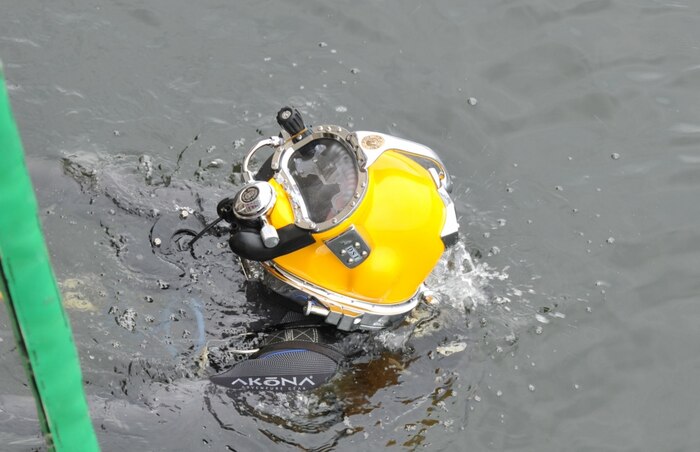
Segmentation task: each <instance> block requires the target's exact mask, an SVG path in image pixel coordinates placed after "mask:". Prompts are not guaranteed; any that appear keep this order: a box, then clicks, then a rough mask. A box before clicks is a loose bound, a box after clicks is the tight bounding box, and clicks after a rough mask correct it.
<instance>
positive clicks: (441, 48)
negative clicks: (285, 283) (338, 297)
mask: <svg viewBox="0 0 700 452" xmlns="http://www.w3.org/2000/svg"><path fill="white" fill-rule="evenodd" d="M1 11H2V13H1V15H0V57H1V58H2V60H3V62H4V64H5V69H6V75H7V78H8V82H9V83H10V89H11V91H10V95H11V99H12V101H13V106H14V110H15V115H16V119H17V121H18V123H19V125H20V128H21V133H22V137H23V140H24V144H25V148H26V150H27V154H28V157H27V158H28V164H29V167H30V170H31V173H32V177H33V180H34V183H35V186H36V189H37V196H38V198H39V203H40V205H41V208H42V221H43V224H44V229H45V231H46V235H47V240H48V244H49V248H50V251H51V256H52V259H53V263H54V265H55V270H56V273H57V276H58V278H59V280H60V281H61V284H62V289H63V292H64V297H65V299H66V303H67V305H68V309H69V313H70V316H71V321H72V324H73V330H74V334H75V336H76V339H77V342H78V346H79V351H80V356H81V360H82V363H83V369H84V370H83V373H84V377H85V380H86V390H87V393H88V399H89V402H90V406H91V410H92V414H93V419H94V421H95V426H96V429H97V432H98V436H99V439H100V441H101V444H102V447H103V450H105V451H116V450H149V451H161V450H162V451H166V450H168V451H169V450H183V451H185V450H187V451H189V450H236V451H257V450H298V449H310V450H356V449H358V448H360V449H362V450H373V449H376V448H380V447H385V446H390V448H394V449H397V450H402V449H423V448H424V447H425V448H427V449H429V450H539V451H561V450H575V451H588V450H595V451H627V450H629V451H637V450H645V451H659V450H664V451H692V450H698V449H700V415H698V410H697V406H698V405H699V404H700V396H699V395H698V394H700V393H699V392H698V391H697V389H696V382H697V381H698V379H700V358H699V357H700V354H699V353H698V352H697V350H696V349H697V344H698V343H699V342H700V330H699V329H698V328H697V327H696V322H697V321H698V320H700V299H699V297H698V293H699V292H700V278H698V268H700V211H699V210H698V207H697V205H698V203H697V198H698V196H700V173H699V171H700V6H699V5H698V4H697V3H696V2H690V1H688V0H683V1H678V2H662V1H655V0H638V1H634V2H631V1H627V2H623V1H606V0H590V1H569V0H564V1H557V2H555V1H546V0H523V1H495V2H493V1H492V2H476V1H469V2H459V1H454V0H453V1H444V2H433V3H431V2H421V1H415V0H410V1H396V0H394V1H384V2H349V1H346V2H334V3H330V2H322V1H301V2H295V3H290V2H281V1H258V2H253V1H248V2H243V1H241V2H229V1H223V0H219V1H214V0H208V1H200V2H186V1H182V0H169V1H165V0H158V1H151V2H147V3H146V2H139V1H134V0H129V1H127V0H121V1H112V2H98V1H90V0H71V1H69V0H62V1H53V2H39V1H23V2H12V1H9V0H5V1H4V2H3V4H2V7H1ZM472 97H473V98H474V99H475V100H476V103H475V102H474V101H471V102H470V101H469V98H472ZM284 104H293V105H296V106H297V107H299V108H300V109H301V110H302V111H303V113H304V114H305V117H306V118H308V120H309V122H311V123H316V122H320V121H322V122H330V123H338V124H341V125H345V126H348V127H349V128H351V129H368V130H377V131H383V132H388V133H392V134H396V135H399V136H403V137H406V138H409V139H412V140H415V141H418V142H422V143H425V144H427V145H429V146H431V147H433V148H434V149H436V150H437V151H438V152H439V153H440V154H441V155H442V156H443V157H444V158H445V161H446V163H447V164H448V167H449V168H450V169H451V170H452V172H453V174H454V176H455V193H456V203H457V207H458V214H459V215H460V216H461V218H460V224H461V228H462V234H463V235H462V238H463V240H462V245H463V247H462V248H458V249H456V250H454V251H453V252H452V253H451V254H450V255H449V256H448V258H447V259H446V261H445V263H444V268H442V269H441V270H440V271H438V273H437V274H436V275H435V276H434V278H433V284H434V285H435V286H436V287H441V293H442V302H441V305H440V309H439V311H438V312H436V313H428V312H421V313H420V315H421V316H422V318H424V319H425V318H428V317H429V316H431V315H434V316H435V317H434V318H433V319H432V320H431V321H429V322H419V324H418V327H415V325H414V326H410V325H404V326H402V327H401V328H399V329H398V330H396V331H392V332H388V333H385V334H382V335H380V336H378V337H373V338H359V339H353V340H358V341H360V342H361V343H362V346H363V347H365V349H366V350H367V353H366V355H365V356H364V357H360V358H358V359H356V360H355V361H354V363H353V367H352V369H350V370H348V371H347V372H346V373H345V374H344V375H343V376H342V377H341V378H339V379H338V381H336V382H335V384H334V385H333V386H332V387H330V388H328V390H327V391H322V392H320V393H317V394H302V395H297V396H282V395H277V396H252V395H250V396H246V397H243V398H232V397H230V396H229V395H227V394H226V393H225V392H224V391H222V390H220V389H218V388H214V387H213V386H211V385H210V384H208V382H207V380H206V376H207V375H210V374H212V373H214V372H215V371H216V370H217V369H219V368H221V367H222V366H223V367H225V366H226V363H227V362H229V363H230V361H227V359H229V358H230V357H229V356H228V355H227V354H226V353H224V352H225V350H226V347H227V346H228V345H236V344H238V343H240V342H242V341H243V339H241V338H242V337H243V336H241V334H242V333H245V332H246V331H248V329H249V327H250V325H251V324H254V323H255V322H257V323H264V321H265V319H266V318H267V316H268V315H269V308H268V307H266V305H265V304H264V303H263V302H262V301H261V298H263V296H262V295H261V292H260V291H259V290H258V289H257V288H255V287H249V286H246V285H245V284H244V283H243V277H242V276H241V274H240V271H239V269H238V266H237V264H236V263H235V262H234V261H233V260H232V258H231V254H230V253H229V251H228V250H227V248H226V247H224V246H220V243H223V242H224V238H223V237H209V238H207V239H204V240H203V241H202V245H201V246H202V250H204V252H205V253H207V254H206V255H205V256H203V257H202V258H200V259H196V260H195V259H192V258H191V257H188V256H172V258H171V259H170V260H169V262H170V263H169V262H168V260H162V259H159V258H157V257H156V256H155V255H154V254H153V253H152V252H151V247H150V244H149V233H150V229H151V226H152V225H153V224H154V222H155V218H156V217H157V216H158V215H160V216H172V217H173V218H176V216H177V211H178V208H182V207H188V208H191V209H193V211H197V212H202V213H203V214H204V216H205V217H206V218H207V219H210V218H211V217H212V216H213V215H214V207H215V205H216V202H217V201H218V200H219V199H220V198H221V197H222V196H225V195H230V194H232V193H233V192H234V191H235V189H236V188H235V187H236V185H237V184H239V183H240V177H239V175H238V174H237V173H236V172H235V170H234V169H235V167H236V165H237V164H239V163H240V161H241V159H242V157H243V155H244V153H245V152H246V151H247V149H248V147H249V146H250V145H251V144H253V143H254V142H255V141H256V140H257V139H258V137H259V135H261V134H262V135H270V134H274V133H276V124H275V123H274V114H275V113H276V111H277V110H278V108H279V107H280V106H282V105H284ZM472 104H474V105H472ZM183 150H184V152H183ZM216 159H221V160H223V162H224V164H223V165H222V166H221V167H219V168H217V167H208V166H209V162H212V161H214V160H216ZM134 314H135V316H134ZM2 315H3V317H2V320H0V327H1V328H0V330H1V331H0V442H1V443H2V444H3V446H2V449H3V450H32V449H34V448H37V447H40V445H41V440H40V439H39V437H38V432H37V431H36V425H35V424H34V421H33V419H34V417H35V415H34V414H33V410H34V407H33V405H32V401H31V399H30V396H29V394H28V391H27V390H26V388H25V387H24V386H23V384H22V381H23V378H24V376H23V374H22V369H21V367H20V366H19V364H18V360H17V359H16V351H15V350H14V348H13V342H12V337H11V334H10V332H9V331H8V324H7V321H6V319H5V317H4V316H5V314H4V313H3V314H2ZM446 350H447V351H448V352H449V351H454V350H457V352H456V353H453V354H450V355H449V356H445V353H444V352H445V351H446ZM460 350H461V351H460ZM205 351H208V352H210V353H209V357H210V359H209V361H208V362H207V361H206V360H204V359H202V357H203V356H205V355H206V354H204V352H205ZM440 352H443V353H440Z"/></svg>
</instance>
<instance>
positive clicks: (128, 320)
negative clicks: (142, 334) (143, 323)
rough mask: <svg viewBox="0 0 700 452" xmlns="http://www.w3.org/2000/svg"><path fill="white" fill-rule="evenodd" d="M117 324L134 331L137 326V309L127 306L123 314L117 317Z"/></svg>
mask: <svg viewBox="0 0 700 452" xmlns="http://www.w3.org/2000/svg"><path fill="white" fill-rule="evenodd" d="M115 320H116V321H117V325H119V326H120V327H122V328H124V329H125V330H128V331H134V329H135V328H136V311H134V310H133V309H131V308H127V309H126V311H124V312H123V313H122V314H121V315H118V316H117V317H116V319H115Z"/></svg>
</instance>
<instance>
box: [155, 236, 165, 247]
mask: <svg viewBox="0 0 700 452" xmlns="http://www.w3.org/2000/svg"><path fill="white" fill-rule="evenodd" d="M161 243H163V242H162V240H161V239H160V238H159V237H156V238H154V239H153V245H155V246H160V244H161Z"/></svg>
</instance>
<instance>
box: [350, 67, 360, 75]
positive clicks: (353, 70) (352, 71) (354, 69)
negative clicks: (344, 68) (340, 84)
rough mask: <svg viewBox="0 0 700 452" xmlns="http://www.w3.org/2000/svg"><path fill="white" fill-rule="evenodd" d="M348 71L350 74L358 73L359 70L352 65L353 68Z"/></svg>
mask: <svg viewBox="0 0 700 452" xmlns="http://www.w3.org/2000/svg"><path fill="white" fill-rule="evenodd" d="M350 72H351V73H352V74H359V73H360V70H359V69H358V68H356V67H354V68H352V69H350Z"/></svg>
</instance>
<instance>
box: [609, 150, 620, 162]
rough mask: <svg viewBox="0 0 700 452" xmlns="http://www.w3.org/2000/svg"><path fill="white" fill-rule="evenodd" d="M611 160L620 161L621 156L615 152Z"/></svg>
mask: <svg viewBox="0 0 700 452" xmlns="http://www.w3.org/2000/svg"><path fill="white" fill-rule="evenodd" d="M610 158H612V159H613V160H619V159H620V154H618V153H617V152H613V153H612V154H610Z"/></svg>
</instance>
